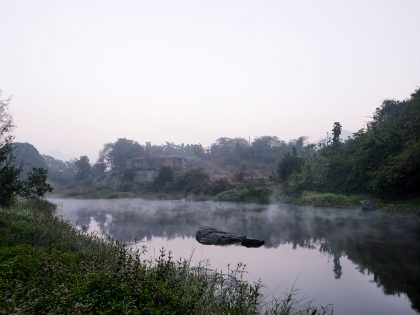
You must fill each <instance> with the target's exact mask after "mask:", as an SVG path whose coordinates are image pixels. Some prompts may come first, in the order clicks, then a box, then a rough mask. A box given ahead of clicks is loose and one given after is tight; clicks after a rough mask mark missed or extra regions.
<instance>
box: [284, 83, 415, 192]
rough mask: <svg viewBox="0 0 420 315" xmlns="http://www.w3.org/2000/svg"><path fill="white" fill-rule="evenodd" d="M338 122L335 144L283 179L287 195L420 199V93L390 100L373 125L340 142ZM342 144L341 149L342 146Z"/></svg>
mask: <svg viewBox="0 0 420 315" xmlns="http://www.w3.org/2000/svg"><path fill="white" fill-rule="evenodd" d="M340 133H341V124H340V123H337V122H336V123H334V126H333V141H332V144H333V145H327V146H323V147H322V148H321V149H319V150H318V151H317V152H316V154H314V155H311V156H307V157H304V158H303V157H302V158H303V162H302V167H301V169H300V171H295V173H294V174H293V175H291V176H289V177H285V176H282V174H281V171H280V170H282V169H283V168H282V167H280V166H281V164H282V163H283V164H284V161H283V160H284V159H286V157H284V158H283V160H282V161H281V162H280V165H279V178H280V180H281V181H282V183H283V186H284V188H285V191H287V192H291V193H299V192H301V191H303V190H318V191H329V192H348V193H350V192H351V193H370V194H375V195H378V196H381V197H384V198H408V197H419V196H420V90H417V91H415V92H414V93H413V94H412V95H411V97H410V98H409V99H407V100H404V101H395V100H386V101H384V102H383V103H382V105H381V107H379V108H377V109H376V111H375V113H374V115H373V117H372V120H371V121H370V122H369V123H368V124H367V126H366V128H365V129H362V130H360V131H358V132H357V133H355V134H354V137H353V138H350V139H348V140H347V141H346V142H344V143H341V142H340V140H339V136H340ZM338 144H339V145H338Z"/></svg>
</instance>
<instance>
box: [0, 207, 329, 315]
mask: <svg viewBox="0 0 420 315" xmlns="http://www.w3.org/2000/svg"><path fill="white" fill-rule="evenodd" d="M53 211H54V209H53V207H52V206H51V205H50V204H48V203H46V202H45V201H39V200H32V201H26V200H20V201H18V204H17V205H15V206H14V207H12V208H10V209H7V210H5V209H3V210H2V211H1V212H0V245H1V247H0V279H1V281H0V314H44V313H51V314H68V313H72V314H88V313H89V314H99V313H101V314H261V313H266V314H327V313H328V312H329V310H324V309H322V308H316V307H312V306H310V305H301V304H300V303H298V301H297V300H296V299H295V298H294V296H293V295H289V296H288V297H286V298H285V299H284V300H281V301H275V300H273V301H269V302H266V301H265V299H264V297H263V295H262V294H261V287H262V284H261V283H259V282H257V283H248V282H246V281H244V280H243V278H242V274H243V271H244V270H243V266H242V265H238V266H237V267H236V268H233V269H229V270H228V272H227V273H215V272H209V271H208V269H207V268H206V266H205V265H199V266H191V265H190V263H189V261H187V260H179V261H175V260H174V259H173V258H172V257H171V253H167V252H166V251H165V250H163V249H162V250H161V253H160V255H159V257H158V258H157V259H156V260H154V261H149V260H146V259H145V257H144V252H143V251H132V250H130V249H129V248H127V247H126V246H124V244H120V243H118V242H114V241H106V240H103V239H100V238H98V237H96V236H94V235H89V234H87V233H86V232H84V231H81V230H78V229H76V228H74V227H73V226H72V225H71V224H69V223H68V222H64V221H62V220H60V219H58V218H56V217H54V216H53Z"/></svg>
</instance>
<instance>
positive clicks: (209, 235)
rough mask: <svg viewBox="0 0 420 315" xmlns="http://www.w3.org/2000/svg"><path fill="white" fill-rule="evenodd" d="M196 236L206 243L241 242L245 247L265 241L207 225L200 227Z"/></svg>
mask: <svg viewBox="0 0 420 315" xmlns="http://www.w3.org/2000/svg"><path fill="white" fill-rule="evenodd" d="M195 238H196V240H197V241H198V242H199V243H201V244H204V245H231V244H241V245H242V246H245V247H260V246H262V245H263V244H264V241H260V240H254V239H249V238H247V237H246V236H245V235H239V234H235V233H229V232H224V231H219V230H216V229H214V228H211V227H207V226H203V227H200V229H199V230H198V231H197V234H196V235H195Z"/></svg>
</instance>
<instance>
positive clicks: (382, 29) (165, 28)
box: [0, 0, 420, 158]
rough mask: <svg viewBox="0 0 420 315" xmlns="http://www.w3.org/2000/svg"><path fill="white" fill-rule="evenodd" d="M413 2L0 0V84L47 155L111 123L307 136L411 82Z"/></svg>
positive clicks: (403, 93) (349, 118)
mask: <svg viewBox="0 0 420 315" xmlns="http://www.w3.org/2000/svg"><path fill="white" fill-rule="evenodd" d="M419 13H420V0H393V1H387V0H363V1H355V0H330V1H326V0H317V1H314V0H290V1H282V0H276V1H264V0H259V1H246V0H238V1H229V0H224V1H217V0H207V1H199V0H194V1H178V0H167V1H160V0H153V1H140V0H137V1H124V0H118V1H117V0H115V1H105V0H100V1H99V0H98V1H89V0H84V1H81V0H80V1H78V0H71V1H70V0H68V1H58V0H50V1H43V0H38V1H31V0H27V1H19V0H10V1H6V0H0V45H1V47H0V89H2V91H3V97H4V96H9V95H13V101H12V103H11V106H10V107H11V110H12V112H13V114H14V120H15V124H16V125H17V129H16V130H15V135H16V141H27V142H30V143H32V144H34V145H35V146H36V147H37V148H38V149H39V150H40V151H41V153H53V154H54V153H56V155H57V156H58V157H65V158H70V157H78V156H80V155H82V154H88V155H89V156H90V157H91V158H96V155H97V152H98V151H99V150H100V149H101V147H102V145H103V144H104V143H105V142H111V141H115V140H116V139H117V138H118V137H127V138H130V139H135V140H137V141H139V142H140V143H144V142H145V141H152V142H153V143H157V144H159V143H162V142H164V141H166V140H167V141H171V142H176V143H180V142H184V143H198V142H200V143H202V144H203V145H208V144H210V143H211V142H213V141H214V140H215V139H216V138H218V137H221V136H227V137H246V138H247V137H248V136H251V138H253V137H256V136H261V135H276V136H278V137H279V138H281V139H285V140H288V139H292V138H296V137H298V136H301V135H305V136H309V137H310V138H311V139H312V140H316V139H318V138H319V137H321V136H323V135H325V132H326V131H327V130H330V129H331V127H332V124H333V122H334V121H340V122H341V123H342V125H343V127H344V128H345V129H348V130H352V131H356V130H358V129H360V128H361V127H363V125H364V124H365V122H366V121H367V120H368V119H369V116H370V115H371V114H372V113H373V111H374V110H375V108H376V107H378V106H379V105H380V104H381V102H382V100H383V99H385V98H395V99H404V98H406V97H408V96H409V95H410V93H412V92H413V91H414V89H416V87H419V86H420V17H419V16H420V15H419ZM57 151H59V152H61V154H60V153H57Z"/></svg>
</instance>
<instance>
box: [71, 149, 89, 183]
mask: <svg viewBox="0 0 420 315" xmlns="http://www.w3.org/2000/svg"><path fill="white" fill-rule="evenodd" d="M74 166H76V168H77V172H76V178H77V179H80V180H83V179H87V178H88V177H89V176H90V174H91V166H90V162H89V158H88V157H87V155H83V156H81V157H80V158H79V159H78V160H77V161H75V162H74Z"/></svg>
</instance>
